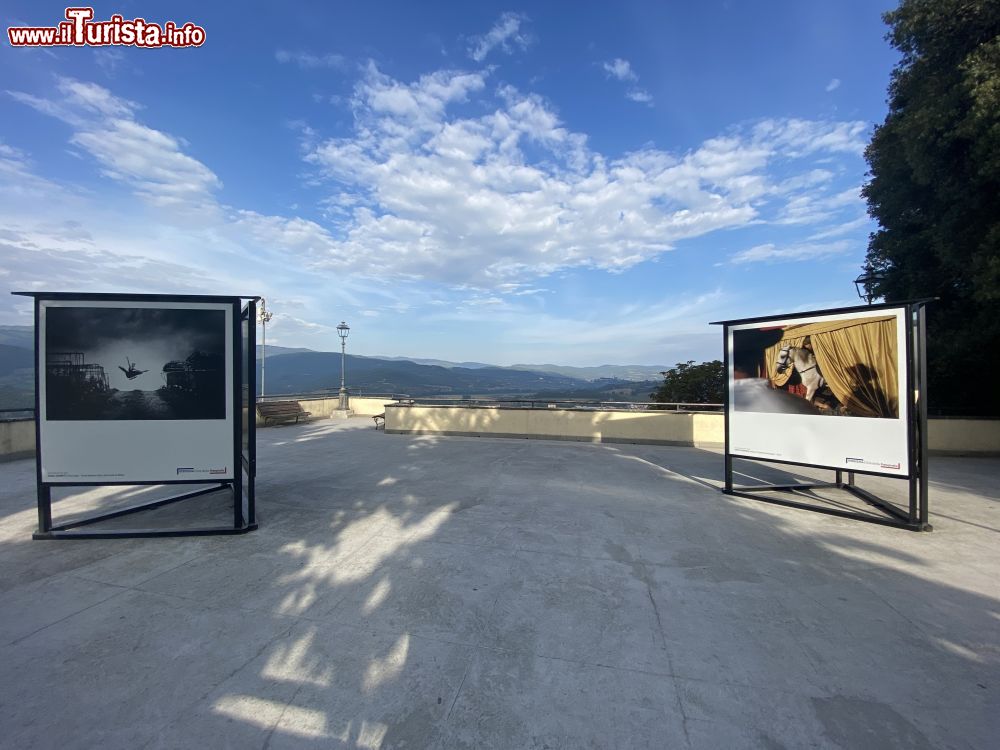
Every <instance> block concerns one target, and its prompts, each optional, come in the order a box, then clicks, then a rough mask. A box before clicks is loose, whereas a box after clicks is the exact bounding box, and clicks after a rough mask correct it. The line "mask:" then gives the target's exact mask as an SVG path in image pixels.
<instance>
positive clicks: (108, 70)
mask: <svg viewBox="0 0 1000 750" xmlns="http://www.w3.org/2000/svg"><path fill="white" fill-rule="evenodd" d="M94 62H95V63H97V67H99V68H100V69H101V70H103V71H104V73H105V74H106V75H107V76H108V77H109V78H114V77H115V75H116V74H117V73H118V68H119V67H120V66H121V65H122V64H123V63H124V62H125V52H124V51H123V50H121V49H115V48H114V47H108V48H103V47H99V48H97V49H95V50H94Z"/></svg>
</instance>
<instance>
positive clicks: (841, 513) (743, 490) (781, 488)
mask: <svg viewBox="0 0 1000 750" xmlns="http://www.w3.org/2000/svg"><path fill="white" fill-rule="evenodd" d="M822 487H825V488H837V485H836V484H816V485H806V484H800V485H775V486H764V487H737V488H735V489H733V490H731V491H728V492H727V491H725V490H723V494H726V495H733V496H736V497H744V498H747V499H748V500H757V501H760V502H765V503H771V504H772V505H783V506H785V507H787V508H798V509H800V510H811V511H814V512H817V513H825V514H826V515H829V516H837V517H839V518H850V519H853V520H856V521H867V522H868V523H875V524H879V525H881V526H894V527H896V528H903V529H908V530H910V531H931V530H932V529H933V527H932V526H931V525H930V524H924V523H919V522H911V521H910V520H909V519H908V517H907V516H906V515H905V514H904V513H903V512H902V511H900V510H899V509H898V508H896V507H895V506H893V505H892V504H891V503H889V502H888V501H887V500H882V499H881V498H879V497H876V496H875V495H872V494H871V493H870V492H867V491H865V490H862V489H860V488H859V487H854V486H851V485H840V487H839V489H843V490H846V491H848V492H850V493H851V494H852V495H855V496H856V497H858V498H859V499H861V500H864V501H865V502H868V503H870V504H871V505H873V506H874V507H875V508H877V509H878V510H880V511H882V512H883V513H885V514H886V516H885V517H882V516H876V515H871V514H868V513H863V512H859V511H849V510H840V509H839V508H830V507H827V506H823V505H816V504H815V503H800V502H797V501H795V500H785V499H783V498H778V497H767V496H765V495H757V494H753V493H757V492H767V491H776V492H789V493H791V494H795V490H796V489H807V488H808V489H811V488H822Z"/></svg>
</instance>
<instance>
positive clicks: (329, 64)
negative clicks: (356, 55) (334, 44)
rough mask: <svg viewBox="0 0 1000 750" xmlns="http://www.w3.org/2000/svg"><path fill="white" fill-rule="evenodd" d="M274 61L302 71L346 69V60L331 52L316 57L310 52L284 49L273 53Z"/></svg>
mask: <svg viewBox="0 0 1000 750" xmlns="http://www.w3.org/2000/svg"><path fill="white" fill-rule="evenodd" d="M274 59H275V60H277V61H278V62H280V63H286V64H287V63H290V64H293V65H298V66H299V67H300V68H302V69H303V70H316V69H319V68H334V69H338V70H343V69H344V68H346V67H347V60H346V58H345V57H344V56H343V55H338V54H335V53H332V52H328V53H326V54H323V55H316V54H313V53H311V52H292V51H290V50H286V49H279V50H277V51H276V52H275V53H274Z"/></svg>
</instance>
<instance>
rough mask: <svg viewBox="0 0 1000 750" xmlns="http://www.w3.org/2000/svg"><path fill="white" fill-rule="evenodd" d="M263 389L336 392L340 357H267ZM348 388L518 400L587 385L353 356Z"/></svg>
mask: <svg viewBox="0 0 1000 750" xmlns="http://www.w3.org/2000/svg"><path fill="white" fill-rule="evenodd" d="M265 383H266V386H267V393H268V394H279V393H306V392H310V391H316V390H322V389H331V390H336V389H337V388H338V387H339V386H340V354H339V353H337V352H305V353H298V354H280V355H277V356H275V357H268V358H267V364H266V366H265ZM347 384H348V387H350V388H361V389H362V390H364V391H367V392H369V393H406V394H408V395H411V396H431V395H438V396H486V395H490V396H516V395H526V394H531V393H535V392H538V391H543V390H567V389H572V388H579V387H584V386H586V385H587V383H585V382H583V381H581V380H578V379H576V378H567V377H565V376H562V375H554V374H550V373H540V372H530V371H527V370H512V369H508V368H504V367H480V368H475V369H473V368H468V367H441V366H438V365H421V364H417V363H415V362H412V361H410V360H387V359H375V358H374V357H357V356H353V355H348V356H347Z"/></svg>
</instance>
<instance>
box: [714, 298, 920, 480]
mask: <svg viewBox="0 0 1000 750" xmlns="http://www.w3.org/2000/svg"><path fill="white" fill-rule="evenodd" d="M727 331H728V335H727V341H726V346H727V347H728V357H729V378H728V387H729V400H728V415H727V416H728V421H729V445H730V453H731V454H732V455H734V456H746V457H748V458H760V459H766V460H767V459H769V460H776V461H788V462H792V463H801V464H810V465H815V466H824V467H829V468H833V469H846V470H849V471H850V470H854V471H863V472H871V473H877V474H886V475H889V476H904V477H905V476H907V474H908V465H909V464H908V455H909V454H908V434H909V433H908V422H907V413H906V410H907V399H906V394H907V393H908V389H907V382H906V377H907V372H906V356H907V349H906V319H905V310H904V308H888V309H886V308H880V309H878V310H872V311H861V312H851V313H844V314H830V315H816V314H811V315H808V316H800V317H792V316H790V317H788V318H784V319H781V320H772V319H768V320H764V321H758V322H743V323H740V324H735V325H730V326H728V327H727Z"/></svg>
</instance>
